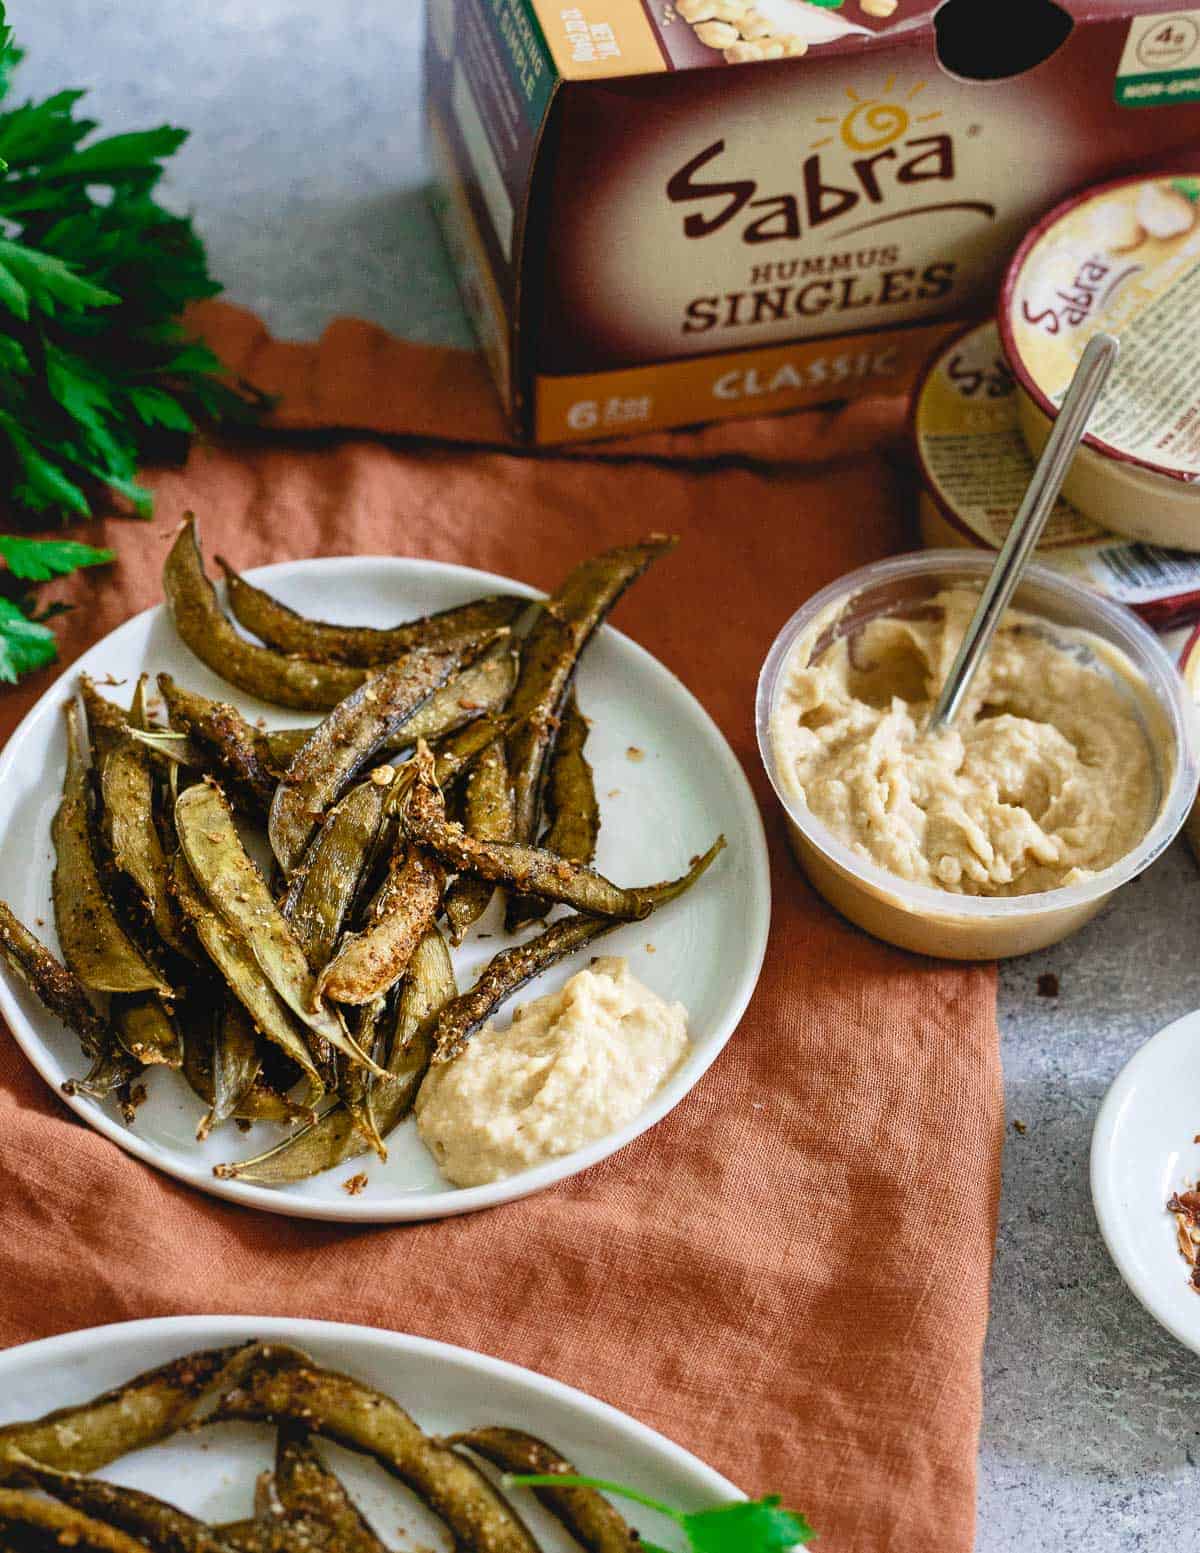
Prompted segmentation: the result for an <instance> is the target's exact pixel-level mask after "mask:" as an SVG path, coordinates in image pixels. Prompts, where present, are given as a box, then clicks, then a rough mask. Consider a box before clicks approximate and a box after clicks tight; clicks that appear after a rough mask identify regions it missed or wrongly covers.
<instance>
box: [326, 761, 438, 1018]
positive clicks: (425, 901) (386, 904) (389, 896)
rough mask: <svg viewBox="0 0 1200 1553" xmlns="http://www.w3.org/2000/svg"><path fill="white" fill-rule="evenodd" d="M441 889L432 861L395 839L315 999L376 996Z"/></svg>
mask: <svg viewBox="0 0 1200 1553" xmlns="http://www.w3.org/2000/svg"><path fill="white" fill-rule="evenodd" d="M430 758H431V759H432V757H430ZM445 888H446V873H445V870H444V869H443V867H442V865H441V864H440V863H439V862H438V860H437V859H436V858H435V857H432V856H430V854H429V853H428V852H426V851H425V850H424V848H422V847H414V846H409V845H408V844H407V843H406V842H405V841H404V840H403V837H401V838H400V841H399V843H398V845H397V846H396V848H395V851H394V852H393V855H392V861H391V865H390V867H389V868H388V875H387V878H386V879H385V880H384V883H383V885H382V887H381V888H380V891H379V893H378V895H377V896H376V897H375V900H374V902H373V903H372V906H371V914H370V919H369V921H368V923H367V926H366V928H365V929H364V930H363V931H362V932H361V933H352V934H351V935H350V936H349V937H348V938H347V939H346V941H345V942H344V943H343V945H342V947H341V948H340V949H339V950H338V952H337V955H336V956H335V958H334V959H333V960H331V961H330V962H329V964H328V965H327V966H326V967H325V969H324V970H323V971H322V972H321V974H320V976H318V978H317V995H318V997H324V998H329V999H330V1000H331V1001H333V1002H335V1003H351V1004H360V1003H370V1002H372V1001H373V1000H374V999H375V998H378V997H382V996H383V995H384V994H385V993H386V992H387V991H388V990H389V988H391V987H393V986H394V985H395V984H396V982H397V981H398V980H399V979H400V977H401V976H402V975H403V974H404V971H405V968H406V966H407V965H408V962H409V960H410V959H411V958H412V955H413V951H414V950H415V949H416V947H417V945H418V944H419V943H420V942H421V940H422V939H423V938H424V937H425V935H426V933H428V932H429V930H430V928H431V927H432V926H433V924H434V922H435V921H436V920H437V916H438V912H439V911H440V910H441V904H442V892H443V891H444V890H445Z"/></svg>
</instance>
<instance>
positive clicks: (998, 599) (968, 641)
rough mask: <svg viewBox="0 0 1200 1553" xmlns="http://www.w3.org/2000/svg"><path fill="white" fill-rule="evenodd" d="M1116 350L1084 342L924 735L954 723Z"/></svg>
mask: <svg viewBox="0 0 1200 1553" xmlns="http://www.w3.org/2000/svg"><path fill="white" fill-rule="evenodd" d="M1119 349H1120V346H1119V345H1118V343H1117V341H1116V340H1115V339H1114V337H1113V336H1112V335H1111V334H1094V335H1093V336H1092V338H1091V339H1090V340H1089V341H1088V343H1087V346H1086V347H1085V349H1084V352H1083V355H1082V356H1081V357H1080V358H1079V365H1078V366H1077V367H1076V368H1075V375H1074V376H1073V377H1072V379H1071V382H1070V385H1069V386H1068V388H1067V392H1066V395H1065V397H1064V398H1063V402H1062V408H1061V409H1060V410H1059V412H1058V417H1057V419H1056V420H1055V422H1054V427H1053V429H1052V430H1051V432H1050V439H1049V441H1048V442H1047V443H1046V446H1045V447H1044V448H1043V449H1042V456H1041V458H1039V459H1038V462H1037V468H1036V469H1035V470H1034V471H1033V479H1032V480H1031V481H1030V482H1029V489H1028V490H1027V491H1026V492H1025V496H1024V499H1023V500H1022V502H1021V505H1020V508H1019V509H1018V511H1017V515H1016V517H1015V518H1014V519H1013V525H1012V527H1011V528H1010V529H1009V531H1008V535H1007V537H1006V539H1005V541H1004V543H1003V545H1002V546H1001V547H1000V554H999V555H998V556H997V557H996V564H995V566H993V567H992V570H991V574H990V576H989V577H988V580H987V582H986V584H985V585H984V589H983V592H982V593H981V594H980V596H979V603H978V605H977V606H976V609H975V613H974V614H973V615H972V616H971V623H970V625H969V626H968V627H967V629H966V633H965V634H964V636H963V639H962V642H961V644H960V646H959V649H958V654H957V656H956V657H955V659H954V662H953V663H952V664H951V666H950V672H949V674H948V675H947V676H946V683H945V684H944V685H943V686H942V692H941V695H939V696H938V698H937V704H936V705H935V706H934V709H933V711H932V712H931V713H930V714H929V721H928V722H927V723H926V724H925V732H926V733H927V734H930V733H937V732H939V731H940V730H941V729H942V728H944V727H946V725H947V724H948V723H951V722H953V721H954V718H955V715H956V714H957V712H958V709H959V707H960V706H961V705H962V701H963V697H964V696H965V695H966V693H967V688H968V686H969V685H970V683H971V681H972V679H974V677H975V671H976V670H977V669H978V667H979V665H980V664H981V663H982V662H983V658H984V654H985V653H986V652H987V650H988V647H989V646H990V645H991V640H992V637H993V636H994V635H995V632H996V627H997V626H998V625H999V624H1000V618H1001V616H1002V615H1003V614H1004V611H1005V610H1006V609H1007V608H1008V606H1009V602H1010V601H1011V599H1012V596H1013V594H1014V593H1015V592H1016V588H1017V584H1018V583H1019V582H1020V580H1021V577H1022V575H1023V574H1024V571H1025V568H1026V566H1027V565H1028V564H1029V558H1030V557H1031V556H1032V554H1033V552H1034V548H1035V547H1036V545H1037V542H1038V540H1039V539H1040V538H1041V537H1042V530H1043V529H1044V528H1045V526H1046V519H1047V518H1048V517H1049V516H1050V512H1051V509H1052V508H1053V506H1054V503H1055V502H1056V501H1057V500H1058V493H1059V491H1060V490H1061V489H1062V483H1063V481H1064V480H1065V479H1066V476H1067V470H1068V469H1069V468H1070V467H1071V460H1072V459H1073V458H1074V457H1075V451H1076V449H1077V448H1078V447H1079V444H1080V443H1081V442H1082V441H1083V437H1084V433H1085V432H1086V431H1087V423H1088V419H1089V417H1090V416H1091V413H1092V411H1093V410H1094V409H1095V407H1096V401H1097V400H1098V399H1099V398H1100V395H1101V394H1102V393H1103V392H1104V385H1105V384H1106V383H1107V382H1108V375H1109V373H1110V372H1111V371H1112V368H1113V364H1114V363H1115V361H1116V359H1117V352H1118V350H1119Z"/></svg>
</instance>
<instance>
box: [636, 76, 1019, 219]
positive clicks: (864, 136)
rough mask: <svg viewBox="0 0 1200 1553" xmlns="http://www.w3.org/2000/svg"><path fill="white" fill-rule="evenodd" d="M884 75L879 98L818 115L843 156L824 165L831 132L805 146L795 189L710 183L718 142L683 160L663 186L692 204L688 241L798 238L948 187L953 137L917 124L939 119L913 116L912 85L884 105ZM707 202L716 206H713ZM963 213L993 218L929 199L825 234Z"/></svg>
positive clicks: (980, 204) (967, 206) (978, 206)
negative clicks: (737, 235) (900, 198)
mask: <svg viewBox="0 0 1200 1553" xmlns="http://www.w3.org/2000/svg"><path fill="white" fill-rule="evenodd" d="M894 85H895V77H892V78H891V79H890V80H889V81H888V82H887V83H886V85H885V86H884V93H885V95H884V97H882V98H878V99H864V98H862V97H860V96H859V94H858V93H857V92H856V91H854V90H853V89H852V88H851V87H847V88H846V96H847V97H848V98H849V99H850V102H851V107H850V108H849V110H848V111H847V112H846V113H845V114H843V116H842V117H841V118H840V119H839V118H835V117H829V116H826V117H820V118H818V119H817V123H818V124H822V125H825V124H828V125H831V126H833V125H836V126H837V131H838V133H837V137H836V138H837V139H838V140H840V142H841V145H842V146H843V147H844V148H845V150H846V151H848V152H850V153H851V157H850V159H849V161H848V163H846V162H844V161H843V158H842V157H840V156H839V157H838V158H837V165H836V166H834V167H831V166H830V165H829V155H830V153H829V151H828V150H827V149H826V148H827V147H830V146H832V145H833V144H834V142H835V137H834V135H832V134H826V135H823V136H822V137H821V138H819V139H817V140H814V141H813V142H812V144H811V146H810V148H809V151H810V154H809V155H808V156H806V157H805V158H804V160H803V162H802V163H801V164H800V186H799V188H798V189H795V190H792V189H787V190H783V191H781V192H779V193H761V192H760V190H759V185H758V183H757V181H756V180H755V179H753V178H738V177H719V178H718V177H715V176H714V175H715V174H723V173H724V172H725V171H726V169H725V167H724V166H723V165H718V164H723V162H724V159H725V142H724V140H714V141H713V142H712V144H711V145H708V146H705V147H704V149H703V150H702V151H699V152H697V154H696V155H695V156H694V157H692V158H691V160H690V161H688V162H686V163H685V164H684V165H683V166H682V167H681V168H679V170H678V171H677V172H676V173H674V174H673V175H672V176H671V178H670V179H669V180H668V182H667V197H668V199H670V200H671V201H672V202H673V203H675V204H683V205H691V206H694V207H696V208H694V209H691V210H689V211H688V213H687V214H686V215H685V216H684V218H683V230H684V233H685V235H686V236H687V237H690V238H701V237H709V236H711V235H712V233H714V232H719V231H721V230H722V229H723V228H725V227H727V226H729V224H730V223H731V222H735V221H738V220H739V219H740V220H741V222H742V228H741V239H742V242H744V243H751V244H757V243H775V242H794V241H795V240H796V239H797V238H799V237H803V235H804V233H805V232H806V231H814V230H816V229H818V228H821V227H825V226H827V225H828V223H830V222H832V221H837V220H839V218H840V217H842V216H849V215H850V214H852V213H853V212H854V211H857V210H859V209H860V208H861V209H863V210H869V209H870V208H871V207H872V206H881V205H884V204H885V203H886V202H888V201H889V200H890V199H894V198H895V197H896V196H897V194H898V193H900V194H903V193H905V192H911V191H913V190H914V189H917V188H918V187H919V186H920V185H924V184H935V183H940V184H947V183H953V181H954V177H955V172H956V165H955V154H954V141H953V138H952V137H951V136H950V135H948V134H945V133H942V132H938V131H934V130H931V129H927V128H926V127H925V126H927V125H930V124H932V123H934V121H936V120H937V119H940V118H941V116H942V115H941V112H940V111H938V110H934V111H932V112H929V113H917V112H916V111H915V108H916V106H919V105H918V104H916V101H915V100H916V98H917V97H918V96H919V95H920V93H921V92H922V91H924V89H925V82H924V81H918V82H917V83H916V85H915V86H913V87H912V88H911V90H910V91H909V92H908V93H907V95H906V97H905V99H904V102H902V103H901V102H896V101H892V100H890V99H889V94H890V93H891V91H892V88H893V86H894ZM714 201H719V203H718V204H714ZM946 210H966V211H975V212H977V213H978V214H980V215H982V216H985V217H987V218H988V219H989V220H991V219H993V218H994V217H995V214H996V207H995V206H994V205H992V204H989V203H987V202H986V201H984V200H931V201H926V202H924V203H921V204H916V205H906V206H905V207H904V209H902V210H893V211H889V212H887V213H885V214H881V215H869V216H867V218H866V219H865V220H859V221H858V222H856V223H855V224H854V225H852V226H839V227H838V229H837V231H836V233H834V232H830V234H829V235H830V236H835V235H836V236H837V237H838V238H842V237H849V236H851V235H852V234H853V233H855V232H865V231H867V230H868V229H869V228H871V227H877V226H882V225H883V224H884V223H885V222H889V221H902V220H905V219H907V218H908V217H910V216H917V215H923V214H926V213H928V212H930V211H946Z"/></svg>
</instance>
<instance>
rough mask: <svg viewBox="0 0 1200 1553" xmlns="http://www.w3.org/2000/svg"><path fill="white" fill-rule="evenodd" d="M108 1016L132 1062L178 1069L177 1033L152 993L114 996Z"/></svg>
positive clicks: (171, 1021) (181, 1049)
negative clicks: (109, 1015) (110, 1015)
mask: <svg viewBox="0 0 1200 1553" xmlns="http://www.w3.org/2000/svg"><path fill="white" fill-rule="evenodd" d="M111 1014H112V1022H113V1027H114V1028H115V1030H116V1032H117V1039H118V1040H119V1041H120V1043H121V1045H122V1046H123V1047H124V1049H125V1050H126V1051H127V1052H128V1053H129V1055H130V1056H131V1057H132V1058H133V1059H134V1061H135V1062H137V1063H139V1064H141V1066H143V1067H147V1068H149V1067H155V1066H163V1067H167V1068H177V1067H179V1065H180V1063H181V1062H182V1061H183V1047H182V1045H181V1043H180V1039H179V1031H178V1030H177V1029H176V1027H175V1022H174V1020H173V1019H172V1018H171V1016H170V1014H169V1013H168V1012H167V1010H166V1009H165V1008H164V1007H163V1005H162V1003H161V1002H160V1001H159V999H158V997H157V996H156V995H155V994H154V993H152V992H150V993H146V992H141V993H134V994H132V995H130V994H128V993H114V995H113V1000H112V1007H111Z"/></svg>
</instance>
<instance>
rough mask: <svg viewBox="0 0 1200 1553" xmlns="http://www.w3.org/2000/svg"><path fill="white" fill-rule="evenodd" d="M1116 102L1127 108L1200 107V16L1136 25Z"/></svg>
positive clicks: (1139, 21)
mask: <svg viewBox="0 0 1200 1553" xmlns="http://www.w3.org/2000/svg"><path fill="white" fill-rule="evenodd" d="M1115 96H1116V100H1117V102H1118V103H1119V104H1120V106H1121V107H1122V108H1158V107H1164V106H1166V105H1167V104H1171V103H1181V102H1200V11H1177V12H1175V13H1174V14H1173V15H1169V16H1142V17H1139V18H1138V19H1137V20H1136V21H1133V22H1131V23H1130V27H1129V37H1128V39H1127V40H1126V43H1125V52H1124V53H1123V54H1122V55H1121V63H1120V65H1119V66H1118V67H1117V82H1116V87H1115Z"/></svg>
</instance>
